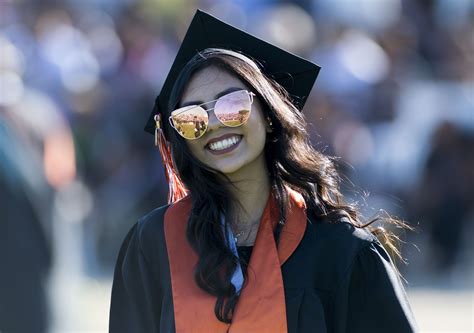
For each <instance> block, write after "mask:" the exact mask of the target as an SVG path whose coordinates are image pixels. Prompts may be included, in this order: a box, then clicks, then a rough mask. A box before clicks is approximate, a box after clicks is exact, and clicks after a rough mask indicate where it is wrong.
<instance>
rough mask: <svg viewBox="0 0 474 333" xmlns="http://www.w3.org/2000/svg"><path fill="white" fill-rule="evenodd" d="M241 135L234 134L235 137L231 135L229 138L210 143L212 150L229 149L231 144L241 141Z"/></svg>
mask: <svg viewBox="0 0 474 333" xmlns="http://www.w3.org/2000/svg"><path fill="white" fill-rule="evenodd" d="M239 139H240V138H239V137H238V136H233V137H230V138H227V139H224V140H221V141H217V142H213V143H211V144H210V145H209V148H210V149H211V150H223V149H227V148H229V147H230V146H233V145H235V144H236V143H237V142H239Z"/></svg>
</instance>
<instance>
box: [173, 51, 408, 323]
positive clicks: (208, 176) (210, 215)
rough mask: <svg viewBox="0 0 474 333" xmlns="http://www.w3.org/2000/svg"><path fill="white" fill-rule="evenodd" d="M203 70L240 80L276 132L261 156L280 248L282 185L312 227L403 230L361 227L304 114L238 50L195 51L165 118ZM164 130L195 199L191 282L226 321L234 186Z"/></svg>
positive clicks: (232, 300)
mask: <svg viewBox="0 0 474 333" xmlns="http://www.w3.org/2000/svg"><path fill="white" fill-rule="evenodd" d="M208 66H217V67H218V68H220V69H222V70H224V71H228V72H229V73H231V74H233V75H236V76H237V77H238V78H240V80H242V82H244V83H245V84H246V85H247V86H248V88H249V90H251V91H253V92H254V93H255V94H256V95H257V96H256V98H259V100H260V102H261V104H262V106H263V112H264V117H268V118H269V119H270V120H271V122H272V124H273V131H272V132H271V133H269V134H267V140H266V144H265V152H264V154H265V159H266V164H267V168H268V171H269V175H270V183H271V187H272V191H273V193H274V194H275V197H276V199H277V201H278V203H279V207H280V223H278V224H277V227H276V230H275V232H274V233H275V241H276V244H277V246H278V241H279V235H280V232H281V228H282V226H283V225H284V223H285V215H286V207H287V200H288V199H287V197H288V193H287V191H286V189H285V188H286V187H287V186H288V187H289V188H292V189H294V190H296V191H298V192H299V193H301V194H302V196H303V197H304V199H305V202H306V205H307V213H308V218H309V219H311V220H312V221H315V222H317V223H322V222H324V221H326V222H328V223H337V221H340V219H341V217H346V218H347V219H348V220H349V221H350V223H352V224H353V225H354V226H356V227H358V228H363V227H368V226H369V225H370V224H372V223H373V222H375V221H376V220H384V221H385V222H389V223H391V224H395V225H397V226H406V225H405V223H404V222H402V221H400V220H398V219H396V218H393V217H390V216H389V215H387V216H385V217H378V216H377V217H375V218H374V219H372V220H371V221H368V222H367V223H362V221H361V216H360V213H359V210H358V208H357V204H349V203H346V202H345V201H344V198H343V195H342V194H341V192H340V189H339V187H340V183H341V177H340V176H339V174H338V172H337V171H336V159H337V158H336V157H331V156H327V155H325V154H323V153H321V152H319V151H317V150H316V149H314V148H313V147H312V145H311V143H310V139H309V135H308V132H307V130H306V121H305V118H304V115H303V114H302V113H301V112H300V111H299V110H298V109H297V108H296V107H295V105H294V104H293V101H292V99H291V98H290V96H289V94H288V93H287V91H286V90H285V89H284V88H283V87H281V86H280V85H279V84H278V83H277V82H276V81H275V80H273V79H271V78H270V77H268V76H266V75H265V74H264V73H263V70H262V69H261V68H262V67H261V66H260V64H259V63H258V62H257V61H256V60H254V59H251V58H249V57H248V56H245V55H243V54H241V53H239V52H235V51H231V50H228V49H220V48H210V49H206V50H204V51H201V52H199V53H197V54H196V55H195V56H194V57H193V58H192V59H191V60H190V61H189V62H188V63H187V64H186V66H185V67H184V68H183V70H182V71H181V72H180V75H179V76H178V78H177V80H176V82H175V84H174V86H173V89H172V91H171V94H170V99H169V103H168V108H167V110H165V114H164V119H167V118H168V116H169V113H170V112H171V110H174V109H176V108H177V107H178V105H179V103H180V99H181V96H182V94H183V92H184V89H185V88H186V84H187V82H188V81H189V80H190V79H191V77H192V75H193V74H194V73H196V72H197V71H199V70H202V69H204V68H206V67H208ZM164 125H165V128H164V130H165V134H166V137H167V139H168V141H170V143H171V148H172V156H173V160H174V163H175V166H176V168H177V171H178V173H179V176H180V178H181V180H182V181H183V183H184V184H185V185H186V187H187V189H188V191H189V194H190V195H191V198H192V208H191V214H190V217H189V221H188V224H187V230H186V237H187V239H188V241H189V243H190V244H191V246H192V248H193V249H194V250H195V251H196V252H197V253H198V257H199V259H198V262H197V265H196V267H195V270H194V279H195V281H196V284H197V285H198V286H199V287H200V288H201V289H203V290H204V291H206V292H208V293H209V294H211V295H214V296H216V297H217V301H216V304H215V307H214V312H215V315H216V317H217V318H218V320H220V321H222V322H225V323H230V322H231V321H232V313H233V310H234V307H235V305H236V303H237V300H238V297H239V295H238V294H237V293H236V290H235V287H234V285H233V284H232V283H231V277H232V274H233V272H234V270H235V269H236V267H237V264H238V263H239V258H237V257H236V256H235V255H234V254H233V253H232V251H231V250H230V249H229V248H228V247H227V246H226V244H227V242H228V241H229V240H228V239H227V234H225V233H223V232H222V228H221V224H220V223H221V222H220V216H221V214H223V215H224V216H225V217H229V212H230V211H231V210H232V208H233V207H235V206H234V205H236V204H238V203H236V200H233V199H235V198H234V197H233V195H232V193H231V191H230V190H229V189H230V186H233V184H232V183H231V182H230V180H229V179H228V178H227V177H226V175H225V174H223V173H221V172H219V171H218V170H215V169H212V168H210V167H208V166H206V165H205V164H203V163H202V162H200V161H199V160H198V159H196V158H195V157H194V156H193V155H192V153H191V152H190V150H189V149H188V146H187V144H186V142H185V139H183V138H182V137H180V136H179V135H178V134H177V133H176V132H175V131H174V130H173V129H172V128H171V127H170V125H169V124H168V123H167V122H166V121H165V122H164ZM229 220H230V219H229V218H226V219H225V223H226V224H227V223H229V222H228V221H229ZM226 227H227V225H226ZM369 230H370V231H371V232H372V233H374V234H376V235H377V236H378V237H379V239H381V240H382V242H383V243H384V245H385V246H386V248H388V250H389V252H391V254H392V256H396V257H399V258H401V256H400V253H399V251H398V246H397V244H396V243H397V242H396V241H397V239H398V238H397V237H396V236H395V235H394V234H393V233H391V232H389V231H386V230H384V229H382V228H370V227H369ZM241 264H244V263H243V262H241ZM246 278H247V276H245V280H246Z"/></svg>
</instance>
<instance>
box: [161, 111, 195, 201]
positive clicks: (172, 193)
mask: <svg viewBox="0 0 474 333" xmlns="http://www.w3.org/2000/svg"><path fill="white" fill-rule="evenodd" d="M155 123H156V126H155V146H157V147H158V148H159V149H160V153H161V161H162V162H163V166H164V167H165V176H166V180H167V181H168V188H169V190H168V203H174V202H176V201H178V200H181V199H182V198H184V197H185V196H186V195H187V194H188V192H187V189H186V186H185V185H184V183H183V181H182V180H181V179H180V178H179V176H178V172H177V171H176V168H175V166H174V163H173V159H172V158H171V148H170V145H169V143H168V141H166V138H165V135H164V133H163V129H162V127H161V114H156V115H155Z"/></svg>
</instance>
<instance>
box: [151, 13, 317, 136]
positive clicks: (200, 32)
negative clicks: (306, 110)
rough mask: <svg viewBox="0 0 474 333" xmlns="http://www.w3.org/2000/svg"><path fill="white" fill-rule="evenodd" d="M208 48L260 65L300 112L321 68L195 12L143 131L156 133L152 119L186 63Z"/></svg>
mask: <svg viewBox="0 0 474 333" xmlns="http://www.w3.org/2000/svg"><path fill="white" fill-rule="evenodd" d="M210 47H218V48H227V49H231V50H233V51H239V52H241V53H243V54H244V55H247V56H250V57H251V58H253V59H255V60H257V61H258V62H259V63H260V64H261V65H262V66H263V68H262V70H263V72H264V73H265V74H266V75H267V76H269V77H271V78H273V79H274V80H276V81H277V82H278V83H279V84H280V85H282V86H283V87H284V88H285V89H286V90H287V91H288V93H289V94H290V96H291V97H292V98H293V100H294V104H295V105H296V107H298V109H300V110H302V109H303V106H304V104H305V102H306V98H307V97H308V95H309V93H310V91H311V88H312V87H313V84H314V81H315V80H316V77H317V76H318V73H319V70H320V68H321V67H319V66H318V65H316V64H313V63H312V62H310V61H308V60H305V59H303V58H301V57H298V56H296V55H294V54H291V53H289V52H287V51H285V50H282V49H281V48H278V47H276V46H275V45H272V44H270V43H267V42H265V41H263V40H261V39H259V38H257V37H254V36H252V35H250V34H248V33H246V32H244V31H242V30H240V29H237V28H235V27H233V26H231V25H229V24H227V23H224V22H222V21H220V20H218V19H217V18H215V17H213V16H211V15H209V14H208V13H205V12H203V11H201V10H197V11H196V14H195V15H194V18H193V20H192V22H191V25H190V26H189V28H188V31H187V32H186V35H185V37H184V40H183V43H182V44H181V47H180V48H179V51H178V54H177V55H176V58H175V60H174V62H173V65H172V66H171V69H170V71H169V73H168V76H167V77H166V80H165V83H164V84H163V88H162V89H161V92H160V94H159V95H158V97H157V98H156V102H155V108H154V109H153V111H152V113H151V114H150V116H149V118H148V121H147V123H146V126H145V131H147V132H149V133H152V134H153V133H155V124H156V123H155V120H154V116H155V114H156V113H157V112H158V113H161V110H164V109H165V108H166V107H167V105H168V99H169V96H170V93H171V89H172V88H173V85H174V83H175V82H176V79H177V77H178V75H179V73H180V72H181V70H182V69H183V67H184V66H185V65H186V63H187V62H188V61H189V60H191V58H192V57H193V56H194V55H196V53H197V52H199V51H202V50H204V49H206V48H210Z"/></svg>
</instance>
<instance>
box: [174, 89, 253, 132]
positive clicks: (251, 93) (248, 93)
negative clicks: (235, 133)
mask: <svg viewBox="0 0 474 333" xmlns="http://www.w3.org/2000/svg"><path fill="white" fill-rule="evenodd" d="M242 91H245V92H246V93H247V95H248V96H249V99H250V110H249V111H250V112H252V103H253V98H254V96H257V95H256V94H255V93H253V92H252V91H249V90H246V89H242V90H236V91H232V92H230V93H228V94H225V95H223V96H221V97H219V98H218V99H214V100H212V101H208V102H205V103H201V104H196V105H187V106H183V107H182V108H183V109H184V108H188V107H189V108H188V109H186V110H182V111H179V112H178V113H176V114H174V115H170V116H169V117H168V121H169V123H170V125H171V127H173V128H174V130H175V131H176V132H177V133H178V134H179V135H180V136H181V137H182V138H184V139H186V140H197V139H200V138H202V137H203V136H204V134H206V132H207V128H208V126H209V115H208V116H207V126H206V129H205V130H204V132H202V135H201V136H199V137H197V138H187V137H185V136H183V135H182V134H181V133H180V132H179V131H178V130H177V129H176V127H175V126H174V122H173V119H172V118H173V116H175V115H177V114H180V113H183V112H186V111H189V110H192V109H194V108H201V109H202V110H204V111H206V112H207V113H209V112H210V111H212V110H214V109H215V107H214V108H210V109H207V110H206V109H205V108H203V107H202V105H206V104H209V103H212V102H217V101H218V100H220V99H222V98H224V97H227V96H229V95H231V94H235V93H236V92H242ZM216 104H217V103H216ZM179 109H181V108H178V109H176V110H173V111H172V112H171V113H173V112H175V111H178V110H179ZM216 118H217V120H219V122H220V123H221V124H222V125H224V126H226V127H240V126H242V125H243V124H245V123H246V122H247V121H248V118H247V119H246V120H245V121H244V122H243V123H242V124H240V125H237V126H229V125H226V124H224V123H223V122H222V121H221V120H220V119H219V118H218V117H217V116H216ZM249 118H250V115H249Z"/></svg>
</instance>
